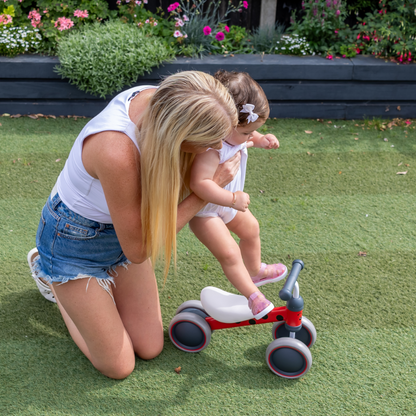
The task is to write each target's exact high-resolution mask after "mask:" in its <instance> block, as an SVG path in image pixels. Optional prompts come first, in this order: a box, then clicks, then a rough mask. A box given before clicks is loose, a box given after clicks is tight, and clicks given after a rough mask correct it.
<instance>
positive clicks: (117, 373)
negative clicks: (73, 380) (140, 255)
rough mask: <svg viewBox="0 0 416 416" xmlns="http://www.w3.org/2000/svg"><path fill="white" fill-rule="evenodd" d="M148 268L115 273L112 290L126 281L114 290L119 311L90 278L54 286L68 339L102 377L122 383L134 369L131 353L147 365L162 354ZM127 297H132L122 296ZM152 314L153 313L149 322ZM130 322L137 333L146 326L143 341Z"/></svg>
mask: <svg viewBox="0 0 416 416" xmlns="http://www.w3.org/2000/svg"><path fill="white" fill-rule="evenodd" d="M149 264H150V263H148V262H145V263H143V264H141V265H137V264H131V265H129V266H128V270H126V269H124V268H122V267H119V268H117V272H118V276H117V277H115V279H114V280H115V281H116V285H117V284H118V283H119V282H120V281H121V278H122V277H123V278H125V279H126V282H121V283H120V286H121V287H120V288H119V289H120V290H119V291H118V292H117V293H116V290H117V289H114V288H113V296H114V299H115V301H116V302H118V303H119V305H120V304H123V302H126V305H123V307H120V308H117V306H116V305H115V303H114V302H113V299H112V298H111V296H110V295H109V294H108V293H107V292H106V291H105V290H104V289H103V288H102V287H101V286H100V285H99V284H98V283H97V281H96V279H94V278H92V279H91V280H90V281H89V283H88V280H89V279H79V280H74V281H70V282H68V283H65V284H62V285H60V284H56V283H54V284H53V292H54V295H55V297H56V300H57V302H58V306H59V308H60V311H61V314H62V317H63V319H64V321H65V324H66V326H67V328H68V330H69V333H70V334H71V336H72V338H73V339H74V341H75V343H76V344H77V345H78V347H79V348H80V349H81V351H82V352H83V353H84V354H85V356H86V357H87V358H88V359H89V360H90V361H91V363H92V364H93V365H94V367H96V368H97V370H99V371H100V372H102V373H103V374H104V375H106V376H107V377H111V378H116V379H118V378H125V377H127V376H128V375H129V374H130V373H131V372H132V371H133V369H134V364H135V356H134V352H135V351H136V352H137V353H138V355H139V356H140V355H141V354H142V356H143V357H142V358H144V359H149V358H153V357H155V356H156V355H158V354H159V353H160V351H161V350H162V348H163V328H162V323H161V314H160V305H159V298H158V293H157V287H156V282H155V277H154V274H153V273H149ZM87 284H88V290H86V288H87ZM148 291H150V293H149V292H148ZM127 292H130V293H131V294H132V295H131V296H130V295H127V294H126V293H127ZM139 292H141V295H140V296H139V298H138V299H137V302H133V298H134V294H137V293H139ZM146 292H148V293H147V294H146ZM119 309H120V310H119ZM151 309H152V310H153V311H154V313H153V315H152V317H149V312H150V310H151ZM155 316H156V318H155ZM123 318H124V319H125V320H126V323H124V321H123ZM134 322H137V327H138V328H142V327H145V328H146V327H147V325H149V328H148V329H147V331H146V329H145V330H144V333H143V340H142V341H140V339H138V337H139V335H140V331H136V330H134V328H133V327H134ZM128 328H129V329H130V330H131V331H132V337H131V336H130V334H129V333H128ZM147 337H149V338H153V339H154V341H152V342H150V343H149V342H147V340H144V338H147ZM132 338H133V339H134V340H135V341H136V344H137V345H135V342H133V340H132Z"/></svg>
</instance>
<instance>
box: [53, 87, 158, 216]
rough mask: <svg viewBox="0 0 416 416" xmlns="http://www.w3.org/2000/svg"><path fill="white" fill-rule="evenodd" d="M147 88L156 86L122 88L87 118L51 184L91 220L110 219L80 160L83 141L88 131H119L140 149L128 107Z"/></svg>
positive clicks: (101, 194) (99, 190) (98, 188)
mask: <svg viewBox="0 0 416 416" xmlns="http://www.w3.org/2000/svg"><path fill="white" fill-rule="evenodd" d="M150 88H157V87H155V86H151V85H143V86H140V87H134V88H130V89H128V90H126V91H123V92H122V93H120V94H119V95H117V96H116V97H114V98H113V99H112V100H111V101H110V103H109V104H108V105H107V107H106V108H105V109H104V110H103V111H101V113H99V114H98V115H97V116H95V117H94V118H93V119H92V120H90V121H89V122H88V123H87V124H86V125H85V127H84V128H83V129H82V131H81V133H80V134H79V135H78V137H77V139H76V140H75V143H74V145H73V146H72V149H71V152H70V153H69V156H68V160H67V161H66V163H65V166H64V168H63V170H62V172H61V173H60V175H59V177H58V181H57V183H56V185H55V188H56V191H57V192H58V194H59V196H60V197H61V199H62V201H63V202H64V204H65V205H67V206H68V207H69V208H70V209H71V210H72V211H75V212H76V213H78V214H80V215H82V216H83V217H85V218H88V219H90V220H93V221H97V222H101V223H105V224H111V223H112V220H111V216H110V212H109V210H108V206H107V201H106V199H105V195H104V191H103V188H102V186H101V182H100V181H99V180H98V179H95V178H93V177H92V176H90V175H89V174H88V172H87V171H86V170H85V168H84V165H83V163H82V147H83V143H84V140H85V138H87V137H88V136H91V135H92V134H96V133H100V132H102V131H108V130H110V131H120V132H122V133H124V134H126V135H127V136H128V137H129V138H130V139H131V140H132V141H133V143H134V144H135V145H136V147H137V149H138V150H139V152H140V149H139V146H138V144H137V139H136V133H137V127H136V125H135V124H134V123H133V122H132V121H131V120H130V117H129V107H130V102H131V100H132V99H133V98H134V97H135V96H136V95H137V94H138V93H139V92H141V91H144V90H147V89H150ZM55 188H54V189H55Z"/></svg>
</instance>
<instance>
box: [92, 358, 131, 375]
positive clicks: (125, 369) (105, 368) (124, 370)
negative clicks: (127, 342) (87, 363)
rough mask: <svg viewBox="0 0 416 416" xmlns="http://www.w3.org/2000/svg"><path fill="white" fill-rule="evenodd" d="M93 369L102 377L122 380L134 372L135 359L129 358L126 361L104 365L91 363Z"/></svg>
mask: <svg viewBox="0 0 416 416" xmlns="http://www.w3.org/2000/svg"><path fill="white" fill-rule="evenodd" d="M93 365H94V367H95V368H96V369H97V370H98V371H99V372H100V373H102V374H103V375H105V376H107V377H109V378H113V379H115V380H122V379H124V378H126V377H128V376H129V375H130V374H131V373H132V372H133V370H134V367H135V357H134V355H133V357H129V358H128V359H123V360H117V361H114V362H108V361H107V362H106V363H102V364H101V363H100V364H97V363H93Z"/></svg>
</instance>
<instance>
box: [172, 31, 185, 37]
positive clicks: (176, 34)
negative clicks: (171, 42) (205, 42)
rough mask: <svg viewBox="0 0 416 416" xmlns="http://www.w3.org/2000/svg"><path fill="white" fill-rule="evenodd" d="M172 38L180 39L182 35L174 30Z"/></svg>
mask: <svg viewBox="0 0 416 416" xmlns="http://www.w3.org/2000/svg"><path fill="white" fill-rule="evenodd" d="M173 36H174V37H175V38H179V37H182V36H183V35H182V33H181V32H180V31H179V30H176V31H175V33H174V34H173Z"/></svg>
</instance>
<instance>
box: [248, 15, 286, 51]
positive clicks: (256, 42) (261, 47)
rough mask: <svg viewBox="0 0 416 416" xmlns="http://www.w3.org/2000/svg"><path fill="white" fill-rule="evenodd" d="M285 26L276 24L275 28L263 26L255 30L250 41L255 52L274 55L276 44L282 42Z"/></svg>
mask: <svg viewBox="0 0 416 416" xmlns="http://www.w3.org/2000/svg"><path fill="white" fill-rule="evenodd" d="M284 31H285V26H284V25H282V24H280V23H278V22H277V23H276V24H275V25H274V26H263V27H258V28H256V29H254V30H253V32H252V34H251V36H250V40H251V44H252V46H253V49H254V51H255V52H257V53H258V52H264V53H274V51H275V48H276V42H278V41H280V38H281V37H282V35H283V33H284Z"/></svg>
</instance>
